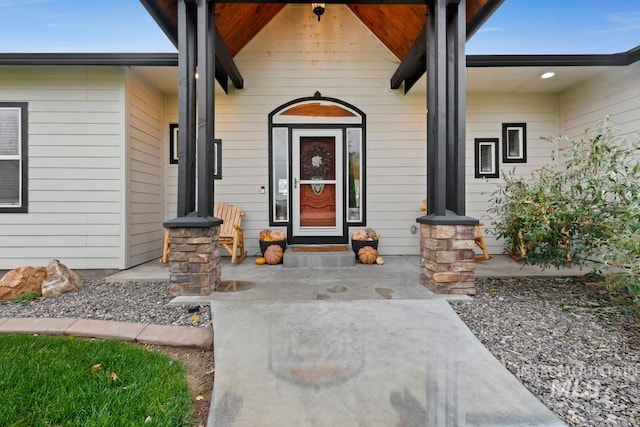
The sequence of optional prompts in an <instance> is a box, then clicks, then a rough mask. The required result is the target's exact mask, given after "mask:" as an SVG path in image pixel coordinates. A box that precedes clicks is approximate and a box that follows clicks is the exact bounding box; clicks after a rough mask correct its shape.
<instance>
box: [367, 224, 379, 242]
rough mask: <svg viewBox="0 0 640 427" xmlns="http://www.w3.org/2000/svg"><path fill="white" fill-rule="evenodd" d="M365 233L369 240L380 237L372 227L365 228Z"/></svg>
mask: <svg viewBox="0 0 640 427" xmlns="http://www.w3.org/2000/svg"><path fill="white" fill-rule="evenodd" d="M364 232H365V233H367V239H371V240H373V239H376V238H377V237H378V235H377V233H376V231H375V230H374V229H373V228H371V227H367V228H365V230H364Z"/></svg>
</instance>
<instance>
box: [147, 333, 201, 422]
mask: <svg viewBox="0 0 640 427" xmlns="http://www.w3.org/2000/svg"><path fill="white" fill-rule="evenodd" d="M144 347H145V348H148V349H150V350H156V351H161V352H162V353H164V354H166V355H167V356H169V357H171V358H172V359H175V360H179V361H180V362H182V363H183V364H184V366H185V368H186V370H187V381H188V383H189V389H190V390H191V396H192V399H193V414H192V419H193V425H194V426H198V427H201V426H202V427H204V426H206V425H207V418H208V416H209V406H210V404H211V392H212V390H213V377H214V361H213V350H203V349H198V348H193V347H170V346H160V345H145V346H144Z"/></svg>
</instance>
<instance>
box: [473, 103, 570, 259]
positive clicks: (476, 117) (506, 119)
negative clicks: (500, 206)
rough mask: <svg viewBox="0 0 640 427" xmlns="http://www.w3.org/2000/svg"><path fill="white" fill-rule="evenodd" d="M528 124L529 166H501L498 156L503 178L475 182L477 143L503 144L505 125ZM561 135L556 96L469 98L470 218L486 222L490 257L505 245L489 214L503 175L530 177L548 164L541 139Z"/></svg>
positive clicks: (546, 147) (547, 148) (546, 146)
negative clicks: (494, 231)
mask: <svg viewBox="0 0 640 427" xmlns="http://www.w3.org/2000/svg"><path fill="white" fill-rule="evenodd" d="M513 122H518V123H519V122H523V123H526V124H527V162H526V163H502V151H501V149H502V147H501V146H500V153H499V165H500V166H499V168H500V178H488V179H487V178H475V169H474V139H475V138H498V140H499V143H500V145H501V144H502V123H513ZM559 134H560V131H559V127H558V100H557V96H556V95H535V94H517V95H515V94H481V93H472V94H468V95H467V139H466V150H467V156H466V160H467V165H466V169H467V173H466V184H467V197H466V201H467V215H469V216H471V217H474V218H478V219H479V220H480V221H482V222H484V224H485V226H484V227H483V232H484V235H485V242H486V244H487V248H488V250H489V253H493V254H500V253H503V252H504V241H503V240H496V238H495V237H494V236H493V235H492V234H491V230H492V229H493V226H492V224H491V222H492V217H491V215H490V214H489V213H488V209H489V208H490V206H491V202H490V199H491V194H492V193H493V192H494V191H495V190H496V189H497V186H498V184H499V183H503V182H504V181H503V176H504V173H505V172H507V171H511V170H514V171H515V172H516V174H517V175H518V176H522V177H529V176H531V173H532V172H533V171H535V170H536V169H539V168H540V167H542V166H543V165H545V164H547V163H548V162H549V159H550V155H551V151H552V148H553V147H552V145H551V144H549V143H547V142H545V141H544V140H543V139H542V138H549V137H555V136H558V135H559Z"/></svg>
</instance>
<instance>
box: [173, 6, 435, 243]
mask: <svg viewBox="0 0 640 427" xmlns="http://www.w3.org/2000/svg"><path fill="white" fill-rule="evenodd" d="M235 61H236V64H237V65H238V68H239V69H240V72H241V73H242V76H243V77H244V80H245V89H243V90H235V91H231V92H230V94H229V95H225V94H221V93H220V92H218V94H217V95H216V110H215V112H216V137H217V138H221V139H222V141H223V142H222V147H223V154H222V156H223V162H222V163H223V166H222V176H223V179H222V180H217V181H215V198H216V200H219V201H227V202H230V203H235V204H238V205H239V206H241V207H242V209H243V210H244V211H246V217H245V219H244V220H243V224H244V227H245V230H246V232H245V241H246V243H247V245H248V250H249V254H254V253H256V252H258V251H259V248H258V233H259V231H260V230H261V229H263V228H266V227H268V226H269V225H268V224H269V222H268V220H269V215H268V213H269V195H268V194H260V187H261V186H264V187H265V188H266V189H268V188H269V180H268V136H269V130H268V114H269V113H270V112H271V111H272V110H274V109H275V108H276V107H278V106H280V105H282V104H284V103H286V102H289V101H291V100H293V99H297V98H301V97H309V96H312V95H313V94H314V92H315V91H320V93H321V94H322V95H323V96H327V97H334V98H339V99H341V100H343V101H345V102H348V103H350V104H352V105H355V106H356V107H358V108H360V109H361V110H362V111H363V112H364V113H365V114H366V116H367V134H366V138H367V141H366V143H367V153H366V154H367V171H366V173H367V190H366V191H367V207H366V208H367V225H368V226H370V227H373V228H375V229H376V230H377V231H378V232H379V233H380V234H381V235H382V241H381V242H382V243H381V245H380V251H381V253H382V254H418V252H419V240H418V235H417V234H411V231H410V229H411V226H412V225H415V224H416V218H417V217H418V216H420V215H421V212H420V205H421V200H422V199H423V198H424V194H425V192H426V176H425V175H426V173H425V170H426V97H425V94H424V92H425V91H424V90H413V91H412V92H410V94H409V95H407V96H405V95H404V94H403V91H402V90H398V91H393V90H391V89H389V79H390V78H391V76H392V75H393V72H394V71H395V70H396V68H397V66H398V65H399V60H398V59H397V58H395V57H394V56H393V55H392V54H391V53H390V52H389V51H388V50H387V49H386V48H385V47H384V46H383V45H382V44H381V43H380V41H379V40H378V39H377V38H376V37H375V36H373V34H371V33H370V32H369V30H368V29H367V28H366V27H365V26H364V25H363V24H362V23H361V22H360V21H359V20H358V19H357V18H356V17H355V16H354V15H353V14H352V13H351V12H350V11H349V10H348V8H346V7H345V6H342V5H327V8H326V12H325V14H324V15H323V16H322V22H320V23H318V22H317V18H316V17H315V16H314V15H313V14H311V13H310V10H309V5H288V6H287V7H285V8H284V9H283V10H282V12H281V13H280V14H278V15H277V16H276V17H275V18H274V19H273V20H272V21H271V22H270V23H269V24H268V25H267V26H266V27H265V28H264V29H263V30H262V31H261V32H260V33H259V34H258V35H257V36H256V37H255V38H254V39H253V40H252V41H251V42H250V43H249V44H248V45H247V46H246V47H245V48H244V49H243V50H242V51H241V52H240V53H239V54H238V55H237V56H236V57H235ZM167 105H168V107H169V108H168V109H167V111H168V113H167V117H168V121H174V120H177V115H176V108H177V102H176V101H174V100H169V102H168V104H167ZM166 127H167V129H168V125H167V126H166ZM167 132H168V130H167ZM167 176H168V178H169V180H170V181H169V182H168V183H167V187H166V188H167V197H168V201H169V203H168V205H167V206H168V207H167V209H168V212H166V213H165V218H166V217H174V216H175V205H174V204H173V203H174V202H173V201H174V200H175V197H176V195H175V186H174V183H175V167H173V166H172V167H170V168H169V170H168V173H167Z"/></svg>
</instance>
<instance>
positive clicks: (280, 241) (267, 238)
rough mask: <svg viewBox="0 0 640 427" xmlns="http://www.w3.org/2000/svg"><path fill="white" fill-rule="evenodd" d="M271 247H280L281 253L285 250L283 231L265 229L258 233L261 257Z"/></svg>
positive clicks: (285, 242)
mask: <svg viewBox="0 0 640 427" xmlns="http://www.w3.org/2000/svg"><path fill="white" fill-rule="evenodd" d="M271 245H278V246H280V247H281V248H282V251H284V250H285V249H286V248H287V237H286V235H285V234H284V231H282V230H268V229H265V230H262V231H261V232H260V252H262V256H264V253H265V251H266V250H267V248H268V247H269V246H271Z"/></svg>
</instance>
